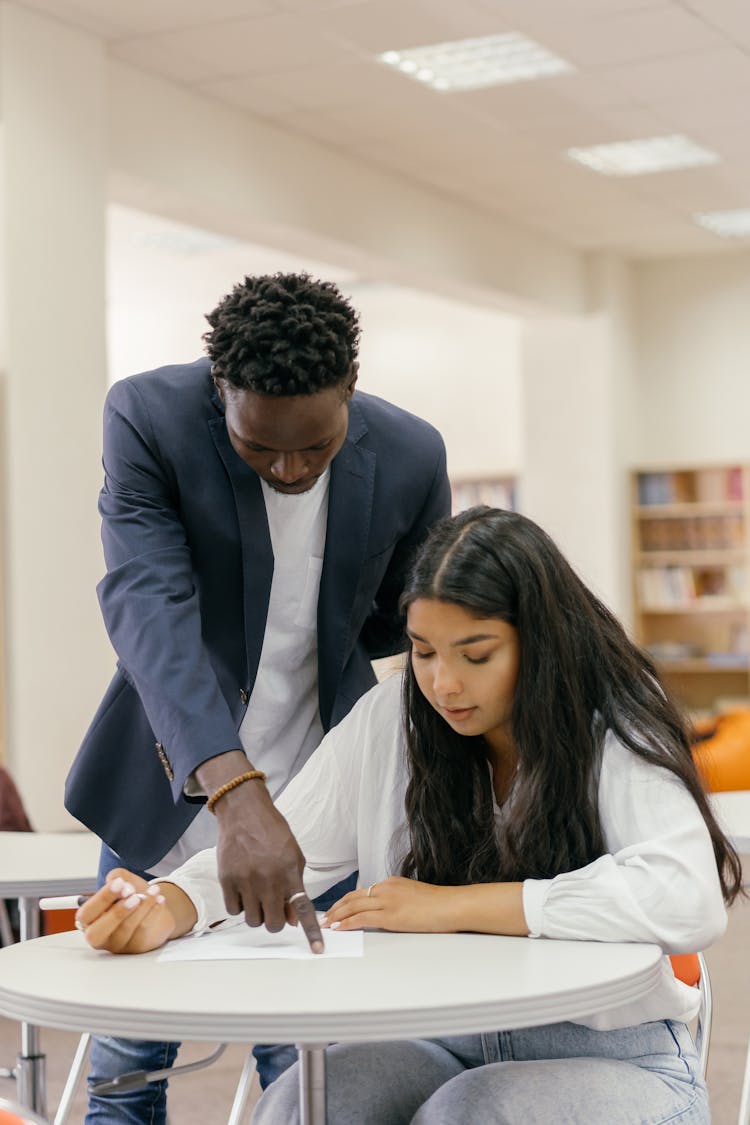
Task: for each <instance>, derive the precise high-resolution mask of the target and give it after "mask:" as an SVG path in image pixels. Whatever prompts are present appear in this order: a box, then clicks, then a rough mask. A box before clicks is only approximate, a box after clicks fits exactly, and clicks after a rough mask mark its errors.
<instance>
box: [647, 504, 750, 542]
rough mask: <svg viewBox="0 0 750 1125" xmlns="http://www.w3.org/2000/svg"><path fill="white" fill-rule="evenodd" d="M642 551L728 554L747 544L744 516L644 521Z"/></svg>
mask: <svg viewBox="0 0 750 1125" xmlns="http://www.w3.org/2000/svg"><path fill="white" fill-rule="evenodd" d="M639 532H640V549H641V550H642V551H727V550H732V549H741V548H742V547H743V546H744V543H745V525H744V522H743V519H742V516H740V515H739V514H734V513H731V514H729V515H721V516H684V517H683V516H680V517H678V518H673V519H670V518H667V517H662V518H651V517H649V518H648V519H644V520H641V521H640V526H639Z"/></svg>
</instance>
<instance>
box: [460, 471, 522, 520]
mask: <svg viewBox="0 0 750 1125" xmlns="http://www.w3.org/2000/svg"><path fill="white" fill-rule="evenodd" d="M451 493H452V497H453V505H452V506H453V515H454V516H455V515H457V514H458V512H464V511H466V509H467V508H473V507H474V506H475V505H476V504H488V505H489V506H490V508H507V509H508V510H509V511H512V512H514V511H515V510H516V480H515V477H511V476H501V477H473V478H464V479H457V480H453V479H452V480H451Z"/></svg>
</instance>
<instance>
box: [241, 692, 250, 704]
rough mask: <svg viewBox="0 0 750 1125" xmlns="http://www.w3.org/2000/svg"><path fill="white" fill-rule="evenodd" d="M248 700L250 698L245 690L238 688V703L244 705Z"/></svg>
mask: <svg viewBox="0 0 750 1125" xmlns="http://www.w3.org/2000/svg"><path fill="white" fill-rule="evenodd" d="M249 699H250V696H249V695H248V694H247V692H246V691H245V689H244V688H240V703H244V704H245V705H246V704H247V702H248V700H249Z"/></svg>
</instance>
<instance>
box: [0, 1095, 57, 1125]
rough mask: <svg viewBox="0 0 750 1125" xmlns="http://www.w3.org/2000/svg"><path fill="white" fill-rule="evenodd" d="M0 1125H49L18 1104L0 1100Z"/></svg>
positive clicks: (3, 1099) (5, 1099)
mask: <svg viewBox="0 0 750 1125" xmlns="http://www.w3.org/2000/svg"><path fill="white" fill-rule="evenodd" d="M0 1125H49V1122H48V1121H46V1120H45V1119H44V1118H42V1117H37V1115H36V1114H35V1113H34V1112H33V1111H32V1110H30V1109H26V1107H25V1106H22V1105H19V1104H18V1102H11V1101H8V1099H7V1098H0Z"/></svg>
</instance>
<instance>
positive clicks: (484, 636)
mask: <svg viewBox="0 0 750 1125" xmlns="http://www.w3.org/2000/svg"><path fill="white" fill-rule="evenodd" d="M406 635H407V636H408V637H410V638H411V640H413V641H419V642H420V644H423V645H428V644H429V643H430V642H429V641H428V640H427V638H426V637H420V635H419V633H412V631H411V629H407V630H406ZM498 639H499V638H498V635H497V633H475V634H474V635H473V636H471V637H462V638H461V640H459V641H451V648H456V647H457V646H458V645H473V644H476V643H477V642H478V641H496V640H498Z"/></svg>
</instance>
